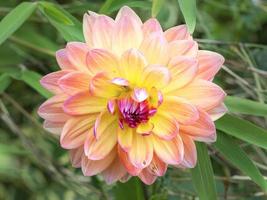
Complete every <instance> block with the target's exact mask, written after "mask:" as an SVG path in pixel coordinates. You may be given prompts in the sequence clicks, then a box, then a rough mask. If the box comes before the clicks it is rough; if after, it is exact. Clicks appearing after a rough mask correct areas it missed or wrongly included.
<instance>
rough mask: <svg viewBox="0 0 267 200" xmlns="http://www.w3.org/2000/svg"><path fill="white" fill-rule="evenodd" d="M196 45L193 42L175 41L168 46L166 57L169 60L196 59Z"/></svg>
mask: <svg viewBox="0 0 267 200" xmlns="http://www.w3.org/2000/svg"><path fill="white" fill-rule="evenodd" d="M197 53H198V44H197V42H195V41H193V40H176V41H173V42H171V43H169V45H168V55H169V57H170V58H172V57H175V56H191V57H196V56H197Z"/></svg>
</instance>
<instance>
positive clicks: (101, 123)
mask: <svg viewBox="0 0 267 200" xmlns="http://www.w3.org/2000/svg"><path fill="white" fill-rule="evenodd" d="M115 120H117V117H116V116H114V115H111V114H110V113H109V112H107V111H103V112H101V113H100V114H99V115H98V116H97V118H96V121H95V124H94V136H95V137H96V139H97V140H98V139H99V138H100V137H101V136H102V134H104V133H105V132H106V131H107V129H108V128H109V127H110V126H111V124H112V123H114V122H115Z"/></svg>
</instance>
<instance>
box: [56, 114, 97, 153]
mask: <svg viewBox="0 0 267 200" xmlns="http://www.w3.org/2000/svg"><path fill="white" fill-rule="evenodd" d="M95 118H96V115H85V116H81V117H72V118H70V119H69V120H68V121H67V122H66V124H65V125H64V127H63V130H62V134H61V136H60V144H61V146H62V147H63V148H65V149H75V148H77V147H79V146H81V145H82V144H83V143H84V141H85V138H86V136H87V134H88V133H89V130H90V128H91V127H92V126H93V124H94V121H95Z"/></svg>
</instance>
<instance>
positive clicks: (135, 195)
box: [114, 177, 145, 200]
mask: <svg viewBox="0 0 267 200" xmlns="http://www.w3.org/2000/svg"><path fill="white" fill-rule="evenodd" d="M114 190H115V191H114V192H115V199H116V200H125V197H127V200H145V198H144V192H143V190H142V184H141V182H140V180H138V179H137V178H135V177H132V178H131V179H130V180H129V181H127V182H126V183H117V184H116V186H115V188H114Z"/></svg>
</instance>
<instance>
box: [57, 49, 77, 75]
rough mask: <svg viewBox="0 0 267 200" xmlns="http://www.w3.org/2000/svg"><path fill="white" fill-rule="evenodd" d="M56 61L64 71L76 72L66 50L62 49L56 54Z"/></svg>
mask: <svg viewBox="0 0 267 200" xmlns="http://www.w3.org/2000/svg"><path fill="white" fill-rule="evenodd" d="M56 59H57V63H58V65H59V67H60V68H61V69H62V70H75V69H76V67H75V66H74V65H73V64H72V63H71V62H70V60H69V58H68V56H67V50H66V49H60V50H58V51H57V52H56Z"/></svg>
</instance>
